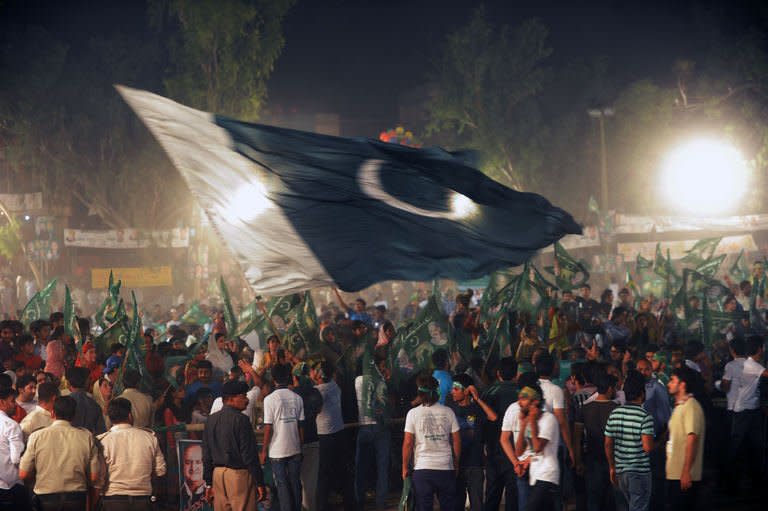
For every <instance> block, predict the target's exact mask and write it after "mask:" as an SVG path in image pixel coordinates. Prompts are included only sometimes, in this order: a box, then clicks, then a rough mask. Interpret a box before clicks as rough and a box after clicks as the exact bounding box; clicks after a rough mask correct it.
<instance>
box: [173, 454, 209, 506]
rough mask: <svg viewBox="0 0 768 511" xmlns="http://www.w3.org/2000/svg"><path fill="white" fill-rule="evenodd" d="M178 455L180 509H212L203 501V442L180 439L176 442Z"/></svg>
mask: <svg viewBox="0 0 768 511" xmlns="http://www.w3.org/2000/svg"><path fill="white" fill-rule="evenodd" d="M176 450H177V454H178V457H179V509H180V511H213V506H211V505H210V504H208V502H206V501H205V499H204V497H205V481H204V480H203V442H202V441H200V440H187V439H180V440H178V441H177V442H176Z"/></svg>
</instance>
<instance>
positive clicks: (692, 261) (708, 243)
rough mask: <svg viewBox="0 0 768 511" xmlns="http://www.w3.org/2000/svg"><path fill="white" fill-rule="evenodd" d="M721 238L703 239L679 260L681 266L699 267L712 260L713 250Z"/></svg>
mask: <svg viewBox="0 0 768 511" xmlns="http://www.w3.org/2000/svg"><path fill="white" fill-rule="evenodd" d="M722 239H723V238H722V237H720V238H704V239H702V240H699V241H697V242H696V244H695V245H693V247H691V249H690V250H686V251H685V253H686V255H685V256H684V257H683V258H682V259H680V262H681V263H683V264H689V265H691V266H700V265H702V264H703V263H704V262H706V261H709V260H710V259H712V256H713V255H714V254H715V249H716V248H717V246H718V245H719V244H720V241H721V240H722Z"/></svg>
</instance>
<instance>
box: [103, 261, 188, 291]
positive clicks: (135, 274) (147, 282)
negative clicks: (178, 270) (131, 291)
mask: <svg viewBox="0 0 768 511" xmlns="http://www.w3.org/2000/svg"><path fill="white" fill-rule="evenodd" d="M110 271H111V272H113V273H114V279H115V281H118V280H122V281H123V286H125V287H161V286H172V285H173V273H172V272H171V267H170V266H155V267H149V266H143V267H138V268H93V269H91V287H93V289H105V288H107V287H108V286H109V272H110Z"/></svg>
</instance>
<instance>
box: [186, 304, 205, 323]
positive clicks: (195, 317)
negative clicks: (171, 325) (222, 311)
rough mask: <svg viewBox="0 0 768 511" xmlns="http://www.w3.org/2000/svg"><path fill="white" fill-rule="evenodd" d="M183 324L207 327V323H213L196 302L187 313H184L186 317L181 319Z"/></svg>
mask: <svg viewBox="0 0 768 511" xmlns="http://www.w3.org/2000/svg"><path fill="white" fill-rule="evenodd" d="M181 322H182V323H186V324H188V325H201V326H202V325H205V324H206V323H210V322H211V317H210V316H209V315H208V314H206V313H205V312H203V310H202V309H201V308H200V304H199V303H197V302H194V303H193V304H192V305H190V306H189V309H187V312H185V313H184V315H183V316H182V317H181Z"/></svg>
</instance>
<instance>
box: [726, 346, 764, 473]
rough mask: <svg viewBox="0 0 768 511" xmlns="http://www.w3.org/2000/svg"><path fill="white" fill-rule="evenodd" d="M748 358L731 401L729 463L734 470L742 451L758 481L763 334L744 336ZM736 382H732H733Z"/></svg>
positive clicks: (761, 431) (749, 469)
mask: <svg viewBox="0 0 768 511" xmlns="http://www.w3.org/2000/svg"><path fill="white" fill-rule="evenodd" d="M746 344H747V355H748V357H747V359H746V360H744V367H743V369H742V373H741V377H740V378H739V381H738V389H737V391H736V399H735V401H734V403H733V427H732V430H731V442H730V456H729V465H730V466H731V467H732V468H733V470H737V467H739V464H738V463H737V458H738V457H739V456H740V455H741V453H742V451H743V453H744V455H745V457H746V459H747V463H746V465H745V467H746V470H747V471H748V473H749V475H750V476H752V478H753V481H755V482H757V481H759V480H760V479H759V476H760V471H761V469H760V465H761V455H760V454H761V453H762V452H763V447H764V446H763V438H762V436H763V427H762V420H763V419H762V413H760V379H761V378H766V377H768V371H766V369H765V367H763V365H762V364H760V361H761V360H762V359H763V338H762V337H759V336H752V337H749V338H747V341H746ZM734 383H735V382H734Z"/></svg>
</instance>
